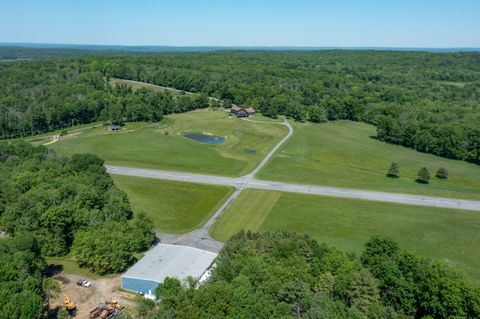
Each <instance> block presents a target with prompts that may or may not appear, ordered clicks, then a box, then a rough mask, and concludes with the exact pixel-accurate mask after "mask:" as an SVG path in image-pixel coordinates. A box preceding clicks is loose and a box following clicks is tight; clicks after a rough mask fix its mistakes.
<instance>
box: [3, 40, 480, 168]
mask: <svg viewBox="0 0 480 319" xmlns="http://www.w3.org/2000/svg"><path fill="white" fill-rule="evenodd" d="M0 52H1V49H0ZM479 62H480V53H477V52H468V53H427V52H388V51H381V52H376V51H322V52H244V51H233V52H205V53H168V54H167V53H164V54H128V55H119V54H111V55H105V54H104V55H98V56H84V57H73V58H64V59H55V60H44V61H24V62H15V63H2V64H1V68H0V114H1V115H2V116H1V118H0V136H1V135H3V136H6V135H12V134H28V132H35V131H45V130H49V129H52V128H55V127H57V126H62V125H70V124H71V123H72V121H73V122H74V123H87V122H89V121H93V120H102V119H107V120H108V119H113V120H115V121H118V120H119V119H120V118H122V119H126V120H153V121H155V120H158V119H159V118H161V115H165V114H169V113H172V112H183V111H187V110H190V109H191V108H193V107H198V106H200V107H202V105H203V106H206V105H205V103H204V102H205V97H206V96H212V97H216V98H219V99H222V100H223V101H225V102H226V105H229V103H236V104H239V105H248V106H252V107H254V108H256V109H258V110H259V111H261V112H263V113H264V114H266V115H268V116H272V117H276V116H278V115H286V116H289V117H291V118H293V119H295V120H298V121H313V122H322V121H327V120H336V119H348V120H353V121H364V122H367V123H371V124H374V125H376V127H377V130H378V132H377V137H378V138H379V139H380V140H383V141H386V142H389V143H395V144H401V145H404V146H406V147H410V148H414V149H416V150H419V151H422V152H429V153H433V154H436V155H439V156H443V157H448V158H454V159H462V160H467V161H471V162H475V163H480V128H479V126H478V123H479V122H480V107H479V105H480V103H479V101H480V63H479ZM111 77H115V78H121V79H130V80H137V81H144V82H147V83H151V84H156V85H162V86H169V87H174V88H177V89H179V90H184V91H190V92H197V93H202V94H204V96H203V97H202V99H203V101H202V103H199V102H198V101H188V99H192V97H188V96H184V97H182V99H180V100H177V99H176V98H174V97H172V96H170V95H169V94H167V93H158V92H157V93H153V92H152V91H149V90H140V91H131V92H123V91H124V89H121V88H115V89H114V88H112V87H110V86H109V85H108V82H107V79H109V78H111ZM127 91H128V90H127ZM172 100H173V101H174V102H172ZM194 104H196V105H194Z"/></svg>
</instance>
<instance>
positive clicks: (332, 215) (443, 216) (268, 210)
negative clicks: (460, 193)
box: [211, 189, 480, 284]
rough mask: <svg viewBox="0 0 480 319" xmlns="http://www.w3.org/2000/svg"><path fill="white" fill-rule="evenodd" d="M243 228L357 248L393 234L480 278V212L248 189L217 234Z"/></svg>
mask: <svg viewBox="0 0 480 319" xmlns="http://www.w3.org/2000/svg"><path fill="white" fill-rule="evenodd" d="M256 204H258V205H259V206H256ZM242 229H243V230H252V231H282V230H288V231H293V232H300V233H307V234H309V235H311V236H312V237H313V238H315V239H316V240H318V241H319V242H324V243H327V244H329V245H333V246H336V247H338V248H340V249H342V250H344V251H349V252H355V253H360V252H361V251H362V249H363V244H364V243H365V242H366V241H367V240H368V238H370V237H371V236H373V235H384V236H389V237H391V238H393V239H395V240H396V241H398V242H399V244H400V245H401V246H402V247H404V248H407V249H410V250H413V251H415V252H417V253H418V254H420V255H422V256H427V257H432V258H437V259H439V260H442V261H443V262H446V263H447V264H450V265H452V266H453V267H455V268H457V269H460V270H463V271H465V272H466V273H467V274H468V275H469V276H470V277H471V278H472V280H474V281H475V282H476V283H477V284H480V250H479V249H478V243H479V242H480V214H479V213H478V212H471V211H462V210H454V209H440V208H434V207H420V206H410V205H400V204H389V203H381V202H371V201H362V200H353V199H339V198H332V197H323V196H314V195H301V194H292V193H280V192H273V191H265V190H252V189H248V190H245V191H243V192H242V193H241V194H240V195H239V197H238V198H237V199H236V200H235V201H234V202H233V203H232V204H231V206H230V207H229V208H228V209H227V211H226V212H224V214H223V215H221V216H220V218H219V219H218V221H217V222H216V223H215V224H214V225H213V227H212V228H211V235H212V237H213V238H215V239H217V240H221V241H226V240H228V239H229V238H230V237H231V236H232V235H234V234H235V233H237V232H238V231H240V230H242Z"/></svg>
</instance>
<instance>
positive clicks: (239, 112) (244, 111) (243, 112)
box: [230, 105, 255, 117]
mask: <svg viewBox="0 0 480 319" xmlns="http://www.w3.org/2000/svg"><path fill="white" fill-rule="evenodd" d="M230 113H231V114H233V115H235V116H236V117H250V116H254V115H255V110H254V109H253V108H251V107H246V108H245V107H240V106H237V105H234V106H232V108H231V109H230Z"/></svg>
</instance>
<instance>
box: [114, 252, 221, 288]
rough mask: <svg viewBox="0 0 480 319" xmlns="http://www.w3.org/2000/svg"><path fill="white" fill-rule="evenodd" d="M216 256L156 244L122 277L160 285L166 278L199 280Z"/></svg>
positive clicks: (209, 253) (210, 253)
mask: <svg viewBox="0 0 480 319" xmlns="http://www.w3.org/2000/svg"><path fill="white" fill-rule="evenodd" d="M216 257H217V254H215V253H212V252H209V251H205V250H201V249H197V248H193V247H187V246H179V245H167V244H158V245H157V246H156V247H155V248H153V249H152V250H150V251H148V252H147V253H146V254H145V256H144V257H143V258H142V259H140V260H139V261H138V262H137V263H136V264H135V265H133V266H132V267H131V268H130V269H128V270H127V272H126V273H124V274H123V275H122V277H125V278H133V279H143V280H151V281H155V282H158V283H162V282H163V281H164V280H165V278H166V277H172V278H177V279H179V280H184V279H186V278H187V277H188V276H192V277H194V278H196V279H199V278H200V277H201V276H202V275H203V273H205V271H206V270H207V269H208V268H210V266H211V265H212V263H213V261H214V260H215V258H216Z"/></svg>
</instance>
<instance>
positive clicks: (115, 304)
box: [105, 299, 125, 311]
mask: <svg viewBox="0 0 480 319" xmlns="http://www.w3.org/2000/svg"><path fill="white" fill-rule="evenodd" d="M105 303H106V304H107V305H109V306H111V307H113V308H114V309H115V310H117V311H121V310H123V308H125V307H124V306H122V305H121V304H119V303H118V301H116V300H115V299H109V300H107V301H105Z"/></svg>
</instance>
